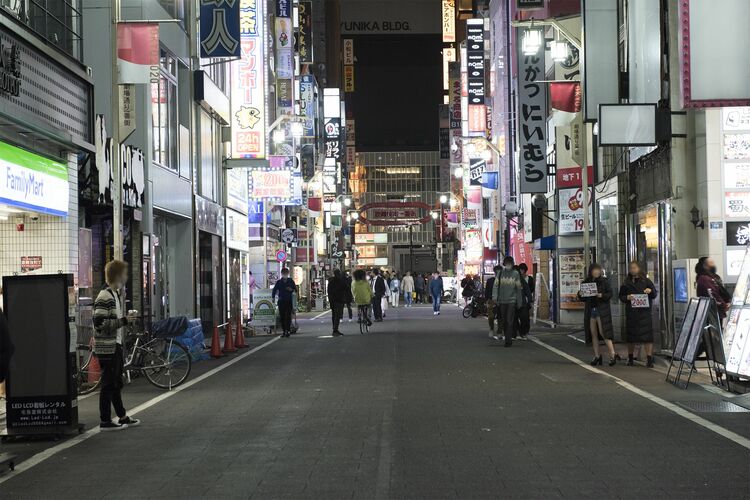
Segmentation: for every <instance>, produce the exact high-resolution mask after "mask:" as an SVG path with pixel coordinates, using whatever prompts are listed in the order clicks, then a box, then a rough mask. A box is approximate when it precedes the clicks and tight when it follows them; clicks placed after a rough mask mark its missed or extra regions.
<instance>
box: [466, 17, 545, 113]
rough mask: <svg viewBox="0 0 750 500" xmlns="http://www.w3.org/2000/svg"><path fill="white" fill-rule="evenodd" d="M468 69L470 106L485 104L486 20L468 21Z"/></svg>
mask: <svg viewBox="0 0 750 500" xmlns="http://www.w3.org/2000/svg"><path fill="white" fill-rule="evenodd" d="M466 67H467V71H468V74H467V77H468V80H467V83H468V89H467V90H468V93H469V105H475V104H476V105H478V104H484V20H482V19H468V20H467V21H466ZM543 67H544V66H542V68H543Z"/></svg>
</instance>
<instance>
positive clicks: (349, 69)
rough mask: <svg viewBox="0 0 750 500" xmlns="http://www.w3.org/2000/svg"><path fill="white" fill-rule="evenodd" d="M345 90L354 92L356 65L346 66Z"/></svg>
mask: <svg viewBox="0 0 750 500" xmlns="http://www.w3.org/2000/svg"><path fill="white" fill-rule="evenodd" d="M344 92H354V66H351V65H346V66H344Z"/></svg>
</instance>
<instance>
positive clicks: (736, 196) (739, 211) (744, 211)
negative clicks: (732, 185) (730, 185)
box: [724, 191, 750, 218]
mask: <svg viewBox="0 0 750 500" xmlns="http://www.w3.org/2000/svg"><path fill="white" fill-rule="evenodd" d="M724 207H725V210H726V216H727V217H732V218H737V217H744V218H750V191H727V192H726V193H724Z"/></svg>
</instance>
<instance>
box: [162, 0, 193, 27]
mask: <svg viewBox="0 0 750 500" xmlns="http://www.w3.org/2000/svg"><path fill="white" fill-rule="evenodd" d="M158 2H159V5H161V7H162V8H163V9H164V10H166V11H167V14H169V16H170V17H172V18H173V19H179V20H180V21H181V23H180V24H181V25H182V27H183V28H186V23H185V20H186V17H185V0H158Z"/></svg>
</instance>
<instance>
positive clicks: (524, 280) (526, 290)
mask: <svg viewBox="0 0 750 500" xmlns="http://www.w3.org/2000/svg"><path fill="white" fill-rule="evenodd" d="M517 270H518V274H519V275H520V276H521V286H522V287H523V304H522V305H521V308H520V309H519V310H518V323H517V328H518V336H519V337H521V339H522V340H526V336H527V335H528V334H529V330H530V329H531V306H532V304H533V303H534V278H533V277H531V276H529V274H528V272H529V266H527V265H526V264H525V263H524V262H521V263H520V264H519V265H518V268H517Z"/></svg>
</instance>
